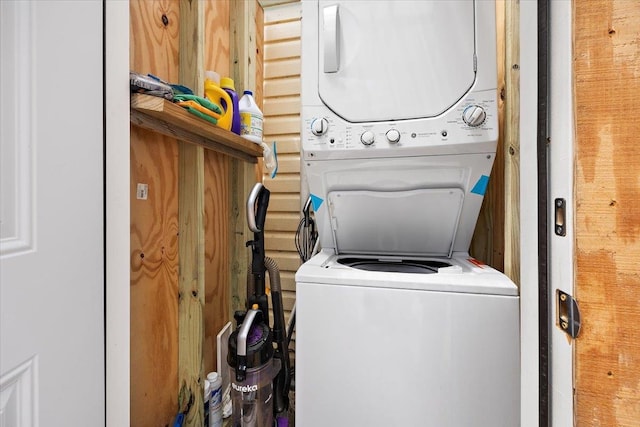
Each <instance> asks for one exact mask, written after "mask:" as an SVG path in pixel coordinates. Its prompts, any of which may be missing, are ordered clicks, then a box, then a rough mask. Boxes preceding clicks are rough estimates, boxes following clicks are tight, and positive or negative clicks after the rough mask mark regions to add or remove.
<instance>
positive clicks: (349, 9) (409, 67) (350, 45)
mask: <svg viewBox="0 0 640 427" xmlns="http://www.w3.org/2000/svg"><path fill="white" fill-rule="evenodd" d="M318 7H319V10H318V19H319V22H318V26H319V27H318V31H319V34H318V36H319V44H318V47H319V52H318V55H319V61H318V65H319V67H318V91H319V95H320V98H321V99H322V101H323V102H324V103H325V105H326V106H327V107H328V108H330V109H331V110H332V111H333V112H334V113H336V114H337V115H339V116H340V117H342V118H343V119H345V120H347V121H349V122H352V123H355V122H375V121H385V120H405V119H417V118H428V117H435V116H437V115H439V114H442V113H443V112H445V111H447V110H448V109H449V108H451V107H452V106H453V105H455V104H456V103H457V102H458V101H459V100H460V99H461V98H462V97H463V96H464V95H465V94H466V93H467V92H468V91H469V90H470V89H471V87H472V86H473V83H474V81H475V78H476V66H475V58H476V56H475V19H474V8H475V2H474V1H470V0H461V1H460V0H458V1H456V0H444V1H435V0H430V1H424V0H418V1H407V0H402V1H353V0H345V1H335V0H330V1H325V0H321V1H320V2H319V5H318ZM399 64H402V65H399Z"/></svg>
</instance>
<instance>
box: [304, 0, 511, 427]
mask: <svg viewBox="0 0 640 427" xmlns="http://www.w3.org/2000/svg"><path fill="white" fill-rule="evenodd" d="M302 11H303V13H302V28H303V31H302V33H303V35H302V38H303V40H302V136H301V138H302V141H301V142H302V167H303V183H306V185H305V188H307V187H308V190H309V193H310V196H311V199H312V201H313V208H314V211H315V216H316V222H317V224H318V231H319V239H320V243H321V247H322V251H321V252H320V253H319V254H318V255H316V256H315V257H313V258H312V259H311V260H309V261H308V262H306V263H305V264H304V265H303V266H302V267H301V268H300V269H299V270H298V272H297V273H296V283H297V297H296V299H297V302H296V305H297V314H296V315H297V325H296V328H297V329H296V330H297V334H296V423H297V424H298V425H299V426H300V427H313V426H326V425H331V426H349V427H353V426H368V427H371V426H434V427H470V426H474V427H499V426H505V427H513V426H517V425H519V422H520V410H519V408H520V379H519V378H520V365H519V359H520V356H519V348H520V346H519V297H518V289H517V288H516V286H515V285H514V284H513V283H512V282H511V281H510V280H509V279H508V278H507V277H506V276H504V275H503V274H501V273H500V272H498V271H496V270H494V269H492V268H490V267H488V266H486V265H484V264H482V263H481V262H478V261H476V260H474V259H472V258H471V257H470V256H469V254H468V249H469V245H470V241H471V238H472V235H473V231H474V228H475V225H476V221H477V217H478V213H479V210H480V207H481V204H482V199H483V196H484V193H485V190H486V188H487V182H488V180H489V175H490V171H491V167H492V164H493V160H494V156H495V150H496V141H497V135H498V117H497V105H496V104H497V90H496V87H497V74H496V38H495V34H496V29H495V4H494V2H492V1H489V0H475V1H473V0H462V1H452V0H446V1H371V2H365V1H352V0H345V1H336V0H333V1H324V0H305V1H303V3H302Z"/></svg>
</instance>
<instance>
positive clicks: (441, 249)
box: [328, 188, 464, 257]
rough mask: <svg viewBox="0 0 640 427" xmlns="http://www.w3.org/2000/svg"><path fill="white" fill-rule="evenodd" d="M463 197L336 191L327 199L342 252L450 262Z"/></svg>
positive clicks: (441, 191)
mask: <svg viewBox="0 0 640 427" xmlns="http://www.w3.org/2000/svg"><path fill="white" fill-rule="evenodd" d="M463 200H464V192H463V191H462V190H461V189H459V188H429V189H418V190H409V191H332V192H330V193H329V194H328V202H329V214H330V215H331V219H330V221H331V228H332V232H333V238H334V243H335V248H336V251H337V253H340V254H348V253H352V254H381V255H412V254H419V255H423V256H424V255H426V256H444V257H450V256H451V253H452V251H453V244H454V241H455V237H456V232H457V230H458V224H459V220H460V212H461V210H462V205H463Z"/></svg>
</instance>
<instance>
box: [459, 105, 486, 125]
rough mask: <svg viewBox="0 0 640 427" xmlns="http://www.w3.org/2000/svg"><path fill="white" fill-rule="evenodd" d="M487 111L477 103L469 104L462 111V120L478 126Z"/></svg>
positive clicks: (482, 121)
mask: <svg viewBox="0 0 640 427" xmlns="http://www.w3.org/2000/svg"><path fill="white" fill-rule="evenodd" d="M486 118H487V112H486V111H484V108H482V107H481V106H479V105H469V106H468V107H467V108H465V109H464V111H463V112H462V120H464V122H465V123H466V124H467V125H468V126H471V127H478V126H480V125H481V124H483V123H484V121H485V119H486Z"/></svg>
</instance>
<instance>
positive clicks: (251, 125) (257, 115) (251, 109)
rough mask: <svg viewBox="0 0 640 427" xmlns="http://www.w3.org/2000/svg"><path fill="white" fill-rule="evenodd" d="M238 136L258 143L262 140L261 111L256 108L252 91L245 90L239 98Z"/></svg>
mask: <svg viewBox="0 0 640 427" xmlns="http://www.w3.org/2000/svg"><path fill="white" fill-rule="evenodd" d="M239 108H240V120H241V124H240V136H242V137H244V138H247V139H248V140H249V141H252V142H255V143H256V144H260V143H261V142H262V121H263V116H262V111H260V108H258V104H256V101H255V99H253V92H251V91H250V90H245V91H244V95H242V98H240V102H239Z"/></svg>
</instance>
